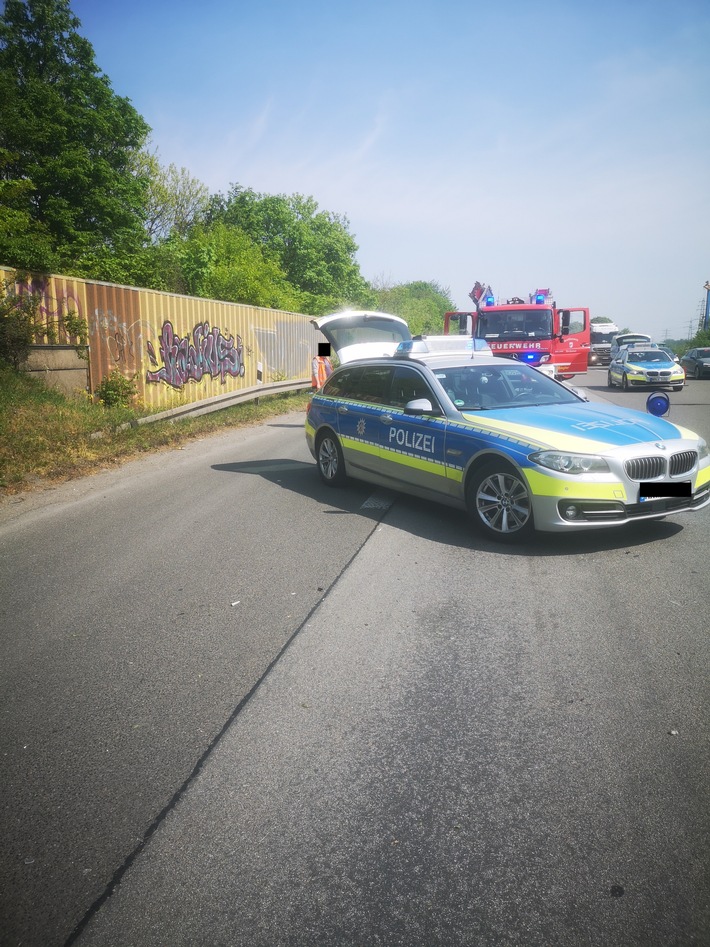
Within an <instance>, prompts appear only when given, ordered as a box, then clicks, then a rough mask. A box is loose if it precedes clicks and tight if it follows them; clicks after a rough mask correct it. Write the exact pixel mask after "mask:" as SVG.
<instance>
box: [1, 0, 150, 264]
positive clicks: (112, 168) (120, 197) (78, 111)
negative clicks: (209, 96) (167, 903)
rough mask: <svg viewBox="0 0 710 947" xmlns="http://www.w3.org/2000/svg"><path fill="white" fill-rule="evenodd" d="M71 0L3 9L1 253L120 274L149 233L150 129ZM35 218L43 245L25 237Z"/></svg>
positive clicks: (13, 0) (23, 0)
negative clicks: (104, 68) (143, 156)
mask: <svg viewBox="0 0 710 947" xmlns="http://www.w3.org/2000/svg"><path fill="white" fill-rule="evenodd" d="M80 25H81V24H80V22H79V20H78V19H77V18H76V17H75V16H74V15H73V14H72V12H71V10H70V7H69V2H68V0H5V4H4V10H3V13H2V15H1V16H0V101H1V102H2V108H3V120H2V124H1V125H0V154H1V155H2V159H3V161H2V166H1V167H0V179H1V180H2V182H3V196H4V198H5V199H7V200H9V203H7V204H5V206H4V212H3V217H2V221H1V225H0V259H2V261H3V263H6V264H10V265H12V266H19V267H25V268H33V269H36V268H38V267H37V262H38V260H37V256H38V255H39V257H40V261H42V260H44V261H46V267H47V268H48V267H50V266H51V267H52V268H53V269H60V270H63V271H65V272H70V273H75V274H77V275H81V276H92V277H94V278H103V279H116V278H119V279H120V277H121V276H122V274H124V273H125V272H126V261H127V260H128V259H129V258H130V255H131V253H132V252H134V251H135V250H136V249H138V248H140V246H141V245H142V243H143V241H144V230H143V209H144V201H145V194H146V188H147V182H146V180H145V178H143V177H142V176H141V175H139V174H136V173H135V172H134V165H133V162H134V158H135V154H136V152H137V151H138V150H139V149H140V148H141V147H142V145H143V144H144V142H145V140H146V137H147V134H148V131H149V128H148V126H147V125H146V123H145V121H144V120H143V119H142V118H141V116H140V115H139V114H138V113H137V112H136V110H135V109H134V108H133V106H132V105H131V104H130V102H129V101H128V99H125V98H121V97H119V96H117V95H116V94H115V93H114V92H113V90H112V88H111V84H110V82H109V80H108V78H107V77H106V76H105V75H104V74H103V73H101V72H100V70H99V69H98V67H97V66H96V64H95V62H94V52H93V48H92V46H91V44H90V43H89V42H88V40H86V39H84V38H83V37H82V36H80V35H79V33H78V32H77V30H78V28H79V26H80ZM23 223H25V224H27V225H28V226H29V227H30V228H31V229H33V230H34V233H35V235H36V236H37V237H39V238H41V248H40V249H38V250H37V251H36V252H35V253H34V255H33V251H32V247H31V245H29V246H28V241H27V240H26V239H24V238H23V232H22V229H21V228H22V225H23Z"/></svg>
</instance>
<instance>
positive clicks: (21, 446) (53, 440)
mask: <svg viewBox="0 0 710 947" xmlns="http://www.w3.org/2000/svg"><path fill="white" fill-rule="evenodd" d="M309 397H310V394H309V392H297V393H284V394H279V395H270V396H268V397H265V398H260V399H259V403H258V404H257V403H256V402H253V401H251V402H247V403H246V404H240V405H234V406H233V407H231V408H224V409H223V410H221V411H215V412H213V413H212V414H207V415H203V416H201V417H198V418H181V419H179V420H176V421H169V420H164V421H156V422H154V423H151V424H142V425H140V426H138V427H130V428H128V429H127V430H124V431H119V430H117V429H118V427H119V426H120V425H122V424H125V423H126V422H127V421H131V420H135V419H136V418H139V417H145V415H146V414H147V413H148V412H145V411H143V412H141V411H139V410H136V409H132V408H125V407H113V408H107V407H105V406H104V405H102V404H95V403H93V402H91V401H89V400H88V399H85V400H82V399H79V398H76V399H75V398H70V397H67V396H65V395H63V394H62V393H61V392H59V391H56V390H55V389H53V388H49V387H47V386H46V385H45V384H43V383H42V382H41V381H38V380H37V379H34V378H31V377H30V376H29V375H27V374H24V373H22V372H16V371H14V370H13V369H12V368H11V367H9V366H7V365H3V364H2V363H0V496H2V495H8V494H14V493H21V492H24V491H26V490H31V489H33V488H36V487H41V486H43V485H48V484H50V483H57V482H62V481H66V480H71V479H72V478H74V477H78V476H82V475H84V474H88V473H92V472H93V471H96V470H98V469H100V468H105V467H107V466H111V465H114V464H119V463H121V462H122V461H126V460H130V459H131V458H133V457H136V456H137V455H139V454H141V453H145V452H148V451H156V450H165V449H169V448H171V447H177V446H179V445H180V444H184V443H185V442H186V441H190V440H195V439H197V438H200V437H205V436H207V435H209V434H216V433H219V432H220V431H224V430H228V429H230V428H234V427H246V426H248V425H254V424H260V423H261V422H262V421H264V420H267V419H268V418H270V417H274V416H276V415H279V414H284V413H285V412H287V411H304V412H305V409H306V404H307V403H308V398H309ZM97 431H101V432H103V434H102V436H101V437H95V436H93V437H92V435H95V434H96V432H97Z"/></svg>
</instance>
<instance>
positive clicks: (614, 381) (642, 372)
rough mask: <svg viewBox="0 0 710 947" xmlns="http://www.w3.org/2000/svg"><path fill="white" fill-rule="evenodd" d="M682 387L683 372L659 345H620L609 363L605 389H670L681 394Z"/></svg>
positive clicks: (683, 380) (683, 382) (681, 367)
mask: <svg viewBox="0 0 710 947" xmlns="http://www.w3.org/2000/svg"><path fill="white" fill-rule="evenodd" d="M684 384H685V369H684V368H683V366H682V365H680V364H679V363H678V362H676V361H675V359H674V358H673V357H672V356H671V355H669V354H668V352H666V351H665V350H664V349H662V348H661V347H660V346H659V345H654V344H653V343H651V344H650V345H649V344H648V343H646V344H642V345H622V346H621V348H620V349H619V351H618V353H617V354H616V356H615V357H614V358H613V359H612V360H611V362H610V363H609V374H608V376H607V385H608V386H609V388H613V387H614V385H619V387H620V388H623V390H624V391H628V390H629V389H630V388H649V387H653V388H663V387H671V388H673V390H674V391H680V390H681V388H682V387H683V385H684Z"/></svg>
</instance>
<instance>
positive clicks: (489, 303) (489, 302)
mask: <svg viewBox="0 0 710 947" xmlns="http://www.w3.org/2000/svg"><path fill="white" fill-rule="evenodd" d="M494 305H495V296H486V306H494Z"/></svg>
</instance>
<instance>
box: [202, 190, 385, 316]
mask: <svg viewBox="0 0 710 947" xmlns="http://www.w3.org/2000/svg"><path fill="white" fill-rule="evenodd" d="M208 220H209V221H211V222H212V223H216V222H222V223H223V224H225V225H226V226H229V227H235V228H237V229H238V230H241V231H243V232H244V233H245V234H246V235H247V236H248V237H249V238H250V239H251V241H252V242H253V243H254V244H256V245H258V246H260V247H261V248H262V251H263V254H264V259H266V260H270V261H272V262H274V263H276V264H277V265H278V266H279V268H280V269H281V270H282V272H283V273H284V275H285V277H286V279H287V280H288V282H289V283H290V284H291V285H292V286H293V287H294V288H295V289H296V290H298V291H299V292H300V293H301V294H302V296H301V298H302V299H303V300H304V303H305V305H306V311H307V312H309V313H313V314H318V313H322V312H327V311H328V310H330V309H334V308H337V307H338V306H339V305H341V304H343V303H351V304H358V303H363V304H365V303H366V302H367V300H370V299H371V292H370V290H369V287H368V286H367V283H366V282H365V280H364V279H363V277H362V275H361V274H360V268H359V266H358V263H357V260H356V253H357V249H358V247H357V244H356V242H355V239H354V237H353V236H352V234H351V233H350V229H349V221H348V219H347V218H346V217H344V216H341V215H339V214H333V213H330V212H328V211H321V210H319V209H318V203H317V202H316V201H315V200H314V198H312V197H304V196H303V195H301V194H293V195H291V196H290V197H289V196H287V195H285V194H277V195H272V194H257V193H256V192H255V191H253V190H251V188H242V187H240V186H239V185H235V186H233V187H232V189H231V190H230V192H229V193H228V194H227V196H226V197H225V196H224V195H221V194H220V195H216V196H215V197H214V198H213V199H212V203H211V208H210V213H209V215H208Z"/></svg>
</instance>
